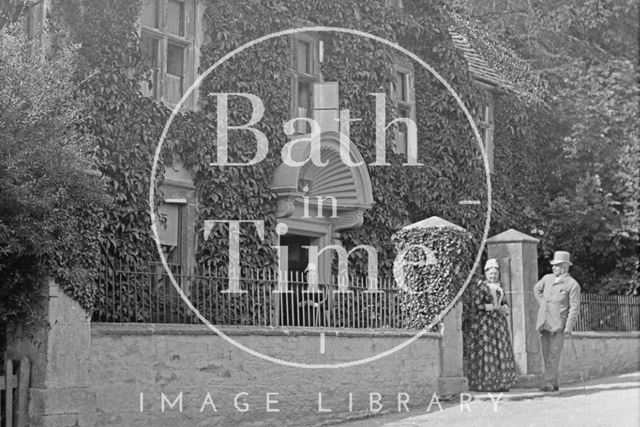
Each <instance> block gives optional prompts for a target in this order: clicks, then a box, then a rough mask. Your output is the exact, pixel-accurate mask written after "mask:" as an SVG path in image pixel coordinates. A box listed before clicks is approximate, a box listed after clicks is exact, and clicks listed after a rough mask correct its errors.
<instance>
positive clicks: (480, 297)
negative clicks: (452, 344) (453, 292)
mask: <svg viewBox="0 0 640 427" xmlns="http://www.w3.org/2000/svg"><path fill="white" fill-rule="evenodd" d="M468 291H469V295H467V298H466V299H465V325H464V327H463V329H464V335H463V337H464V352H465V358H466V359H467V379H468V381H469V389H470V390H476V391H498V390H506V389H509V388H510V387H511V386H512V385H513V382H514V380H515V377H516V373H515V362H514V359H513V348H512V346H511V338H510V335H509V326H508V323H507V317H506V316H505V315H504V314H502V313H500V311H495V310H494V311H486V310H484V309H483V308H482V307H483V306H484V305H485V304H493V305H494V307H495V306H500V305H506V302H505V301H504V297H503V296H504V292H503V291H502V289H500V288H499V289H498V290H497V292H492V291H491V289H490V288H489V286H488V285H487V283H486V282H485V281H480V282H478V283H476V284H475V285H473V286H471V287H470V289H469V290H468Z"/></svg>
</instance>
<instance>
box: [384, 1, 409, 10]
mask: <svg viewBox="0 0 640 427" xmlns="http://www.w3.org/2000/svg"><path fill="white" fill-rule="evenodd" d="M384 3H385V5H386V6H387V7H397V8H398V9H404V0H385V2H384Z"/></svg>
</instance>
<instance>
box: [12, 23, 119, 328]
mask: <svg viewBox="0 0 640 427" xmlns="http://www.w3.org/2000/svg"><path fill="white" fill-rule="evenodd" d="M18 26H19V24H14V25H11V26H8V27H4V28H1V29H0V45H1V46H2V48H1V50H0V52H1V53H0V328H2V330H4V324H5V323H7V322H10V321H19V322H20V323H22V324H23V325H28V324H31V323H34V322H36V323H39V322H42V321H43V319H42V318H41V317H39V316H38V315H37V314H36V313H37V311H38V310H37V309H36V308H37V304H38V300H39V295H41V294H42V292H41V290H42V287H43V286H44V283H45V279H46V278H52V279H54V280H56V281H57V282H58V283H59V285H60V286H61V287H62V289H64V290H65V292H67V293H68V294H69V295H70V296H71V297H73V298H74V299H76V300H77V301H78V302H79V303H80V304H81V305H82V306H83V307H84V308H85V309H88V310H90V309H91V308H92V306H93V291H94V285H93V283H94V279H95V275H96V265H97V263H96V260H97V259H98V256H99V252H100V251H99V244H98V241H97V237H96V236H97V234H98V233H99V231H100V216H99V215H97V214H96V213H97V212H99V211H100V210H101V209H103V208H104V207H105V206H106V205H107V204H108V200H107V199H106V198H105V197H104V196H103V194H104V192H103V189H102V186H101V184H100V179H99V178H98V177H97V176H96V175H97V174H95V173H92V172H91V169H92V163H91V158H90V156H88V155H87V153H89V152H90V150H91V146H92V141H91V139H89V138H87V137H83V136H80V135H79V134H78V133H77V132H76V130H75V129H76V126H77V124H79V123H80V122H81V121H82V120H85V119H86V118H87V117H89V116H90V115H91V113H90V111H88V110H87V108H86V104H85V102H84V100H79V99H76V98H75V97H74V93H75V92H76V88H77V85H76V84H74V83H73V81H72V74H73V71H74V64H75V57H76V56H75V49H74V47H73V46H69V45H66V44H65V43H64V42H62V43H59V44H58V45H55V46H54V47H53V48H51V49H50V50H49V51H45V50H44V48H43V44H41V43H39V41H38V40H37V39H35V40H36V41H35V42H33V41H30V40H28V39H26V38H25V36H24V35H23V34H21V33H20V31H19V28H18Z"/></svg>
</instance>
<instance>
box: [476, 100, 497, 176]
mask: <svg viewBox="0 0 640 427" xmlns="http://www.w3.org/2000/svg"><path fill="white" fill-rule="evenodd" d="M478 110H479V111H478V115H477V117H478V118H477V124H478V130H479V131H480V136H481V137H482V142H484V148H485V150H486V151H487V158H488V160H489V172H491V173H493V167H494V161H493V157H494V153H493V152H494V147H493V129H494V121H493V94H492V93H491V91H490V90H484V91H483V97H482V101H481V102H480V105H479V108H478Z"/></svg>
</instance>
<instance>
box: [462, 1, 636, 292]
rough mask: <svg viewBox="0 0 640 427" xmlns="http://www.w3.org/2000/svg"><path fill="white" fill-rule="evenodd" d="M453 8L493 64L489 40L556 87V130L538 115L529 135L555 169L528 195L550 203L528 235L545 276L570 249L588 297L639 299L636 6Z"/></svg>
mask: <svg viewBox="0 0 640 427" xmlns="http://www.w3.org/2000/svg"><path fill="white" fill-rule="evenodd" d="M451 7H452V8H454V9H455V11H456V12H457V13H459V15H460V16H461V17H462V19H461V20H462V21H464V22H466V23H467V24H468V27H470V28H473V29H474V30H473V31H475V33H476V34H480V35H481V36H482V37H476V47H479V50H480V51H481V52H482V53H483V54H484V55H485V56H486V57H488V58H494V57H496V55H494V54H493V52H492V51H491V50H490V49H483V46H485V44H486V43H483V41H484V40H485V39H487V38H490V37H486V36H487V34H491V35H492V37H493V39H494V40H496V39H497V40H498V41H499V42H500V43H501V45H503V46H507V47H509V48H511V50H512V51H513V52H515V54H516V55H517V57H518V58H523V59H524V60H525V61H526V62H527V63H528V64H530V67H531V69H532V72H533V73H534V74H535V75H537V76H538V78H540V79H542V80H543V81H546V82H548V83H547V88H548V96H547V97H545V99H546V105H547V106H548V108H549V112H550V114H551V115H552V117H553V120H551V121H550V120H549V114H547V115H544V116H542V117H541V116H539V115H537V114H534V115H531V119H532V121H533V123H531V125H530V126H529V127H530V128H531V130H533V131H534V132H536V133H541V132H546V137H545V138H544V139H546V141H547V143H546V144H545V143H544V142H543V144H544V145H543V146H542V147H541V151H543V152H544V153H545V154H546V155H547V158H548V161H547V162H546V165H545V164H544V163H541V164H540V165H541V166H543V168H544V169H543V170H544V173H545V175H546V176H547V182H546V183H540V184H541V185H538V183H535V184H533V185H530V186H529V191H528V193H530V194H536V193H537V194H544V195H545V197H544V198H542V199H540V200H539V201H538V203H537V206H536V208H535V209H533V210H532V211H531V212H532V213H533V212H535V215H531V216H530V218H528V219H527V221H525V222H524V223H522V224H523V227H521V229H523V230H527V231H528V229H529V227H527V226H530V227H531V228H530V229H531V230H532V231H533V232H535V233H538V234H540V235H541V236H542V251H541V259H540V261H541V264H540V265H541V267H542V269H543V271H544V270H547V269H548V268H549V267H548V262H547V261H548V259H549V257H550V256H551V255H552V253H553V251H554V250H556V249H567V250H571V251H572V252H573V254H574V259H575V262H574V263H575V264H576V265H575V267H574V269H573V272H574V275H575V276H576V278H577V279H578V281H579V282H580V283H581V284H582V285H583V287H585V288H586V289H587V290H589V291H600V292H618V293H625V292H626V293H629V292H638V289H639V288H638V286H639V284H640V283H639V281H638V279H639V270H638V268H639V264H638V255H637V254H638V204H637V203H638V201H637V194H638V189H639V181H640V179H639V176H638V160H639V159H638V147H639V142H640V141H638V138H639V136H638V135H639V134H638V121H637V116H638V93H639V89H638V69H637V61H638V58H637V53H638V3H637V2H635V1H632V0H605V1H602V0H589V1H581V0H580V1H578V0H562V1H546V0H545V1H539V2H529V1H524V0H521V1H495V2H491V3H490V4H489V3H481V2H469V1H466V0H459V1H455V2H453V3H452V5H451ZM473 31H470V32H471V33H473ZM500 59H501V58H500V57H498V59H497V61H496V62H500ZM516 62H517V61H512V65H513V64H515V63H516ZM538 141H540V140H538ZM500 142H502V141H500ZM497 143H498V140H497V139H496V145H497ZM549 146H551V147H555V149H554V148H551V150H549ZM547 150H549V151H547Z"/></svg>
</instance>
